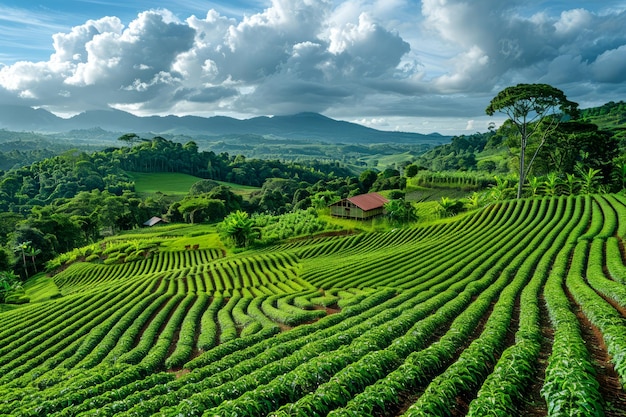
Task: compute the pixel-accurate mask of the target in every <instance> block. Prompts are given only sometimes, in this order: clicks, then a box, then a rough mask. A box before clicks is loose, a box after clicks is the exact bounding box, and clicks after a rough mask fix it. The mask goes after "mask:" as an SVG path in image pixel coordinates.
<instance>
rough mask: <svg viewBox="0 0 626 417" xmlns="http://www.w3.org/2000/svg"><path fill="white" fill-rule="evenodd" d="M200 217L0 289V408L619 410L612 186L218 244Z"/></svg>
mask: <svg viewBox="0 0 626 417" xmlns="http://www.w3.org/2000/svg"><path fill="white" fill-rule="evenodd" d="M203 227H204V226H203ZM203 227H196V228H189V229H187V228H185V227H180V228H178V227H174V226H165V227H164V228H163V229H160V230H161V231H162V232H163V234H162V235H159V229H151V230H150V232H141V233H136V234H129V235H127V236H126V237H127V238H129V239H132V240H140V239H142V238H146V239H151V240H158V239H161V245H160V246H159V248H161V247H165V246H168V244H169V243H171V242H176V241H177V240H178V243H176V244H175V245H173V246H170V247H167V250H162V249H158V250H156V251H155V252H151V253H150V254H149V255H150V256H148V253H146V254H145V255H146V256H143V255H142V254H141V253H140V254H139V255H140V256H139V260H136V261H133V262H131V261H128V262H127V261H126V258H125V257H130V256H133V255H137V253H136V248H140V247H141V246H140V245H137V246H136V248H133V247H130V248H129V249H130V251H127V252H126V253H122V252H120V251H117V252H115V258H114V260H115V261H116V262H113V263H110V264H105V263H103V262H102V261H101V260H98V261H95V262H81V261H79V262H74V263H72V264H70V265H65V266H64V267H63V268H61V269H60V270H59V271H58V272H57V273H56V274H54V275H52V276H50V277H41V276H40V277H38V278H37V280H35V281H33V283H32V284H31V285H27V287H28V288H29V289H28V291H29V293H30V295H31V296H32V297H33V298H35V299H38V300H41V301H40V302H31V303H30V304H27V305H22V306H19V307H15V308H13V309H12V310H8V311H3V310H2V309H0V323H2V328H0V416H5V415H6V416H18V417H22V416H33V417H34V416H79V415H80V416H126V417H130V416H152V415H154V416H172V417H173V416H220V417H235V416H238V417H241V416H250V417H253V416H254V417H257V416H274V417H286V416H303V417H305V416H306V417H308V416H329V417H348V416H411V417H412V416H420V417H422V416H432V417H435V416H437V417H439V416H454V417H456V416H470V417H483V416H532V417H538V416H606V417H618V416H619V417H623V416H624V415H626V392H625V391H624V385H625V384H626V250H625V246H624V243H625V239H626V197H624V196H621V195H586V196H571V197H564V196H562V197H558V198H537V199H521V200H513V201H504V202H499V203H495V204H491V205H490V206H488V207H485V208H484V209H480V210H475V211H472V212H469V213H465V214H463V215H459V216H457V217H454V218H450V219H446V221H441V222H433V223H429V224H425V225H419V226H417V227H410V228H408V227H407V228H398V229H393V230H389V231H376V230H373V229H374V228H372V230H370V231H363V232H361V233H348V234H342V233H337V234H325V235H320V236H316V237H312V238H309V239H296V240H290V241H287V242H282V243H280V244H277V245H274V246H270V247H264V248H261V249H255V250H247V251H243V252H239V253H234V254H231V253H228V252H227V251H224V250H223V248H220V247H219V240H217V239H215V234H214V229H211V228H210V227H209V226H207V227H204V228H203ZM346 227H352V226H351V224H347V223H346ZM353 228H354V229H355V230H356V229H360V228H357V227H356V226H355V227H353ZM361 230H367V228H363V229H361ZM194 242H195V243H199V247H198V249H193V247H191V248H190V247H189V246H188V245H190V244H192V243H194ZM183 243H184V244H183ZM185 246H187V247H185ZM133 259H137V256H135V257H134V258H133ZM107 260H108V259H107ZM57 292H58V293H60V294H61V296H60V297H57V298H54V299H46V298H47V296H48V295H50V294H52V295H54V294H56V293H57Z"/></svg>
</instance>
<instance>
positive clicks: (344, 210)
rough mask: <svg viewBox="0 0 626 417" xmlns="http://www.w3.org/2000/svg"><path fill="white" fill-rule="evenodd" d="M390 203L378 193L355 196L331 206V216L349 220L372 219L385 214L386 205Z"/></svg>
mask: <svg viewBox="0 0 626 417" xmlns="http://www.w3.org/2000/svg"><path fill="white" fill-rule="evenodd" d="M387 202H389V200H387V199H386V198H385V197H383V196H382V195H380V194H378V193H369V194H361V195H355V196H354V197H348V198H344V199H343V200H339V201H337V202H336V203H333V204H331V205H330V206H329V207H330V214H331V216H335V217H345V218H349V219H371V218H372V217H376V216H379V215H381V214H383V212H384V208H383V206H384V204H385V203H387Z"/></svg>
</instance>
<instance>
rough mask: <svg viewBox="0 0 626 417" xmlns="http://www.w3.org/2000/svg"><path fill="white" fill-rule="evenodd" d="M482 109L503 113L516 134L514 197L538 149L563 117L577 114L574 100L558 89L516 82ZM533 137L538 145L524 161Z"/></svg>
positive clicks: (520, 187) (524, 179)
mask: <svg viewBox="0 0 626 417" xmlns="http://www.w3.org/2000/svg"><path fill="white" fill-rule="evenodd" d="M485 111H486V112H487V114H488V115H490V116H493V115H494V113H495V112H500V113H504V114H506V115H507V116H508V117H509V120H510V121H511V123H513V125H514V126H515V128H516V129H517V131H518V133H519V135H520V161H519V165H520V166H519V184H518V187H517V198H520V197H521V196H522V189H523V186H524V182H525V181H526V176H527V175H528V173H529V172H530V168H531V166H532V164H533V161H534V160H535V157H536V156H537V153H538V152H539V149H541V146H542V145H543V144H544V143H545V141H546V139H547V138H548V137H549V136H550V135H551V133H552V132H554V130H555V129H556V128H557V127H558V126H559V124H560V123H561V121H562V120H563V117H564V116H566V115H567V116H571V117H576V116H577V115H578V103H575V102H573V101H569V100H568V99H567V97H566V96H565V94H564V93H563V92H562V91H561V90H559V89H558V88H555V87H552V86H551V85H548V84H518V85H516V86H514V87H507V88H505V89H504V90H502V91H500V92H499V93H498V95H496V96H495V97H494V98H493V99H492V100H491V103H489V106H488V107H487V109H486V110H485ZM538 122H541V123H538ZM540 125H541V128H540ZM535 137H537V139H538V141H539V145H538V146H537V149H536V150H535V153H534V154H533V156H532V158H531V159H530V161H529V162H528V164H526V147H527V146H528V143H529V141H530V140H532V139H533V138H535Z"/></svg>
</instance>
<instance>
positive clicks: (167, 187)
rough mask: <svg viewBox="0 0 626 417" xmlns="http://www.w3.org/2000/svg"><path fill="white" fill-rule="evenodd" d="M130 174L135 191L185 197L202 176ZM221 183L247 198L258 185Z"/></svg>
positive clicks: (175, 173) (165, 173) (166, 173)
mask: <svg viewBox="0 0 626 417" xmlns="http://www.w3.org/2000/svg"><path fill="white" fill-rule="evenodd" d="M128 175H129V176H130V177H131V179H132V180H133V181H134V182H135V191H136V192H137V193H139V194H140V195H142V196H148V195H152V194H156V193H158V192H160V193H163V194H165V195H168V196H174V197H180V198H182V197H184V196H185V195H186V194H187V192H188V191H189V189H190V188H191V186H192V185H193V184H195V183H196V182H198V181H201V180H202V178H199V177H194V176H193V175H188V174H181V173H177V172H153V173H145V172H129V173H128ZM216 182H218V183H219V184H222V185H226V186H228V187H230V188H231V189H232V190H233V192H234V193H235V194H238V195H241V196H242V197H244V198H247V197H249V196H250V194H252V193H253V192H254V191H258V190H259V188H257V187H250V186H247V185H239V184H233V183H229V182H224V181H216Z"/></svg>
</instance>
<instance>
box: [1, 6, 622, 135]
mask: <svg viewBox="0 0 626 417" xmlns="http://www.w3.org/2000/svg"><path fill="white" fill-rule="evenodd" d="M625 27H626V0H621V1H611V0H608V1H596V0H593V1H576V0H571V1H561V0H555V1H528V0H527V1H521V0H509V1H501V0H472V1H469V0H464V1H463V0H423V1H415V0H347V1H336V0H273V1H270V0H267V1H266V0H250V1H200V0H178V1H176V0H174V1H158V0H152V1H144V0H140V1H130V0H128V1H113V0H93V1H87V0H85V1H80V0H73V1H71V0H70V1H67V0H66V1H57V0H53V1H50V0H45V1H44V0H40V1H29V0H26V1H24V0H21V1H13V0H11V1H7V0H3V1H2V3H1V4H0V104H21V105H28V106H33V107H43V108H46V109H48V110H50V111H52V112H54V113H56V114H59V115H64V116H68V115H72V114H76V113H79V112H82V111H85V110H92V109H106V108H116V109H121V110H125V111H129V112H132V113H134V114H137V115H154V114H156V115H166V114H178V115H184V114H195V115H200V116H207V117H208V116H214V115H226V116H232V117H237V118H248V117H253V116H258V115H274V114H291V113H296V112H300V111H314V112H319V113H322V114H325V115H327V116H329V117H333V118H336V119H341V120H348V121H352V122H357V123H361V124H364V125H368V126H371V127H375V128H378V129H383V130H403V131H415V132H422V133H429V132H433V131H437V132H441V133H445V134H459V133H474V132H476V131H485V130H486V128H487V125H488V123H489V122H490V121H493V119H492V118H489V117H487V116H486V115H485V113H484V109H485V107H487V105H488V104H489V101H490V99H491V98H492V97H493V96H494V95H495V94H497V92H498V91H500V90H501V89H503V88H505V87H507V86H509V85H515V84H517V83H535V82H541V83H547V84H551V85H554V86H555V87H557V88H560V89H561V90H563V91H564V92H565V94H566V95H567V96H568V98H569V99H571V100H573V101H577V102H578V103H580V105H581V107H590V106H596V105H601V104H603V103H606V102H608V101H619V100H624V99H626V30H624V28H625Z"/></svg>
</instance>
